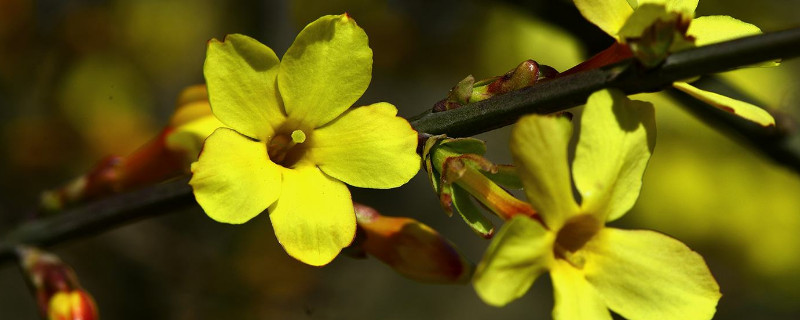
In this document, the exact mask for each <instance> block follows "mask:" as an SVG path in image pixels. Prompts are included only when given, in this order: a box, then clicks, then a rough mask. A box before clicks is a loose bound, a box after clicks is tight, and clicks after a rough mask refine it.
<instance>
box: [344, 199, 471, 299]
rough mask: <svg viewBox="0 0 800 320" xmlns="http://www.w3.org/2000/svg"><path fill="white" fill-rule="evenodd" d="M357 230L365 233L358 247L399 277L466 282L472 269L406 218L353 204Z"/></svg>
mask: <svg viewBox="0 0 800 320" xmlns="http://www.w3.org/2000/svg"><path fill="white" fill-rule="evenodd" d="M354 207H355V212H356V219H357V221H358V226H359V228H360V229H361V230H363V238H362V239H361V241H360V242H359V244H358V245H359V246H360V247H361V248H362V249H363V250H364V252H366V253H367V254H369V255H371V256H373V257H375V258H378V259H379V260H381V261H383V262H384V263H386V264H387V265H389V266H390V267H392V268H393V269H394V270H395V271H397V272H398V273H400V274H402V275H404V276H406V277H408V278H411V279H414V280H418V281H425V282H436V283H457V282H466V281H468V280H469V277H470V275H471V273H472V265H471V264H470V263H469V262H467V260H466V259H464V257H463V256H461V254H460V253H459V252H458V250H456V248H455V246H454V245H453V244H452V243H450V241H448V240H447V239H445V238H444V237H443V236H442V235H440V234H439V233H438V232H436V230H433V229H431V228H430V227H428V226H427V225H425V224H423V223H421V222H419V221H416V220H414V219H411V218H406V217H388V216H383V215H381V214H379V213H378V212H377V211H376V210H375V209H373V208H370V207H368V206H365V205H362V204H358V203H354Z"/></svg>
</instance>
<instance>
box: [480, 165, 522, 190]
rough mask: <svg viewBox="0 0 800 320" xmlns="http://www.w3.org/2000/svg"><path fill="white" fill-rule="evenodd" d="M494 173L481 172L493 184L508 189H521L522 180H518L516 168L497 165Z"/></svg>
mask: <svg viewBox="0 0 800 320" xmlns="http://www.w3.org/2000/svg"><path fill="white" fill-rule="evenodd" d="M494 169H495V170H496V171H494V172H483V174H484V175H485V176H486V177H488V178H489V179H491V180H492V181H494V182H495V183H497V184H499V185H501V186H503V187H506V188H509V189H522V180H520V179H519V174H518V173H517V168H516V167H514V166H512V165H503V164H498V165H496V166H495V167H494Z"/></svg>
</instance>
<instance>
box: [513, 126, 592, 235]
mask: <svg viewBox="0 0 800 320" xmlns="http://www.w3.org/2000/svg"><path fill="white" fill-rule="evenodd" d="M571 136H572V123H571V122H570V120H569V119H567V118H566V117H563V116H541V115H529V116H526V117H523V118H522V119H520V120H519V121H518V122H517V124H516V125H515V126H514V129H513V131H512V134H511V154H512V155H513V157H514V162H515V163H516V164H517V167H518V168H519V171H518V172H519V175H520V179H521V180H522V185H523V186H524V187H525V194H526V195H527V196H528V202H530V203H531V204H532V205H533V207H534V209H536V210H537V211H538V212H539V214H540V215H541V216H542V219H544V221H545V223H546V224H547V226H548V228H550V229H551V230H558V229H559V228H560V227H561V225H563V224H564V222H565V221H566V220H567V219H569V217H571V216H573V215H575V214H577V213H578V205H577V204H576V203H575V199H574V198H573V197H572V183H571V181H570V175H569V161H568V160H567V146H568V145H569V140H570V137H571Z"/></svg>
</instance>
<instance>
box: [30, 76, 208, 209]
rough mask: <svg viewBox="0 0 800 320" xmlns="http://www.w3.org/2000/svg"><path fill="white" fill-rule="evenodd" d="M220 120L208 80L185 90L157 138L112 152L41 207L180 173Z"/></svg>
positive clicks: (98, 195)
mask: <svg viewBox="0 0 800 320" xmlns="http://www.w3.org/2000/svg"><path fill="white" fill-rule="evenodd" d="M220 126H222V124H221V123H220V122H219V121H218V120H216V118H214V115H213V114H212V113H211V107H210V106H209V103H208V93H207V91H206V87H205V86H204V85H198V86H192V87H189V88H187V89H185V90H184V91H183V92H182V93H181V94H180V96H179V98H178V106H177V108H176V109H175V113H174V114H173V116H172V118H171V119H170V124H169V126H167V127H165V128H164V129H163V130H162V131H161V133H160V134H159V135H158V136H157V137H155V138H154V139H152V140H150V141H148V142H147V143H146V144H145V145H143V146H142V147H140V148H139V149H137V150H136V151H134V152H133V153H131V154H130V155H128V156H127V157H120V156H109V157H107V158H106V159H104V160H103V161H101V162H100V163H98V164H97V165H96V166H95V167H94V168H93V169H92V170H91V171H89V173H87V174H85V175H83V176H80V177H78V178H77V179H75V180H73V181H72V182H70V183H68V184H66V185H64V186H62V187H60V188H58V189H54V190H49V191H45V192H44V193H43V194H42V197H41V207H42V209H44V210H45V211H48V212H52V211H57V210H61V209H64V208H65V207H67V206H69V205H72V204H75V203H80V202H84V201H89V200H93V199H99V198H103V197H106V196H108V195H111V194H115V193H119V192H123V191H128V190H132V189H135V188H139V187H142V186H146V185H151V184H155V183H159V182H161V181H164V180H167V179H170V178H174V177H177V176H180V175H181V174H184V173H186V172H188V169H189V165H190V164H191V162H192V161H194V160H196V159H197V155H198V153H199V149H200V147H201V146H202V144H203V141H204V140H205V138H206V137H208V135H210V134H211V132H213V130H214V129H216V128H218V127H220Z"/></svg>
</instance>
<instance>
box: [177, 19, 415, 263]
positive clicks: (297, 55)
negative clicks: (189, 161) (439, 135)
mask: <svg viewBox="0 0 800 320" xmlns="http://www.w3.org/2000/svg"><path fill="white" fill-rule="evenodd" d="M203 71H204V74H205V78H206V84H207V85H208V94H209V99H210V102H211V109H212V112H213V113H214V115H215V116H216V117H217V118H219V120H220V121H221V122H222V123H224V124H225V125H226V126H227V128H219V129H217V130H216V131H215V132H214V133H213V134H212V135H211V136H209V137H208V139H207V140H206V142H205V145H204V147H203V151H202V153H201V154H200V157H199V159H198V161H197V162H195V163H194V164H193V165H192V173H193V175H192V180H191V181H190V184H191V185H192V188H193V189H194V194H195V197H196V199H197V202H198V203H199V204H200V206H202V207H203V209H204V210H205V212H206V214H208V216H209V217H211V218H212V219H214V220H217V221H219V222H225V223H234V224H238V223H244V222H246V221H248V220H250V219H251V218H253V217H255V216H256V215H258V214H259V213H261V212H262V211H264V210H268V211H269V218H270V220H271V222H272V226H273V229H274V231H275V236H276V237H277V238H278V241H279V242H280V243H281V245H282V246H283V247H284V249H285V250H286V252H287V253H288V254H289V255H291V256H292V257H295V258H296V259H298V260H300V261H302V262H305V263H307V264H310V265H324V264H327V263H328V262H330V261H331V260H333V258H334V257H336V255H337V254H338V253H339V251H341V249H342V248H343V247H345V246H347V245H348V244H350V242H351V241H352V240H353V237H354V235H355V230H356V219H355V213H354V210H353V203H352V201H351V199H350V192H349V190H348V189H347V186H346V185H345V183H346V184H349V185H352V186H355V187H361V188H379V189H385V188H394V187H398V186H400V185H402V184H404V183H406V182H407V181H408V180H409V179H411V177H413V176H414V175H415V174H416V172H417V171H418V170H419V165H420V159H419V156H418V155H417V154H416V151H415V150H416V145H417V133H416V132H415V131H414V130H413V129H412V128H411V126H410V125H409V123H408V122H407V121H405V120H404V119H402V118H399V117H397V116H396V114H397V109H396V108H395V107H394V106H393V105H391V104H388V103H385V102H381V103H376V104H372V105H369V106H365V107H360V108H354V109H351V110H348V108H349V107H350V106H351V105H352V104H353V103H354V102H355V101H356V100H357V99H358V98H359V97H360V96H361V94H363V93H364V91H365V90H366V88H367V86H368V85H369V81H370V78H371V73H372V50H371V49H370V48H369V46H368V45H367V35H366V33H364V30H362V29H361V28H360V27H358V25H356V23H355V21H353V19H352V18H350V16H348V15H347V14H343V15H338V16H324V17H322V18H320V19H318V20H316V21H314V22H312V23H311V24H309V25H308V26H306V27H305V29H303V30H302V31H301V32H300V34H299V35H298V36H297V39H296V40H295V41H294V43H293V44H292V46H291V47H290V48H289V50H288V51H287V52H286V54H285V55H284V56H283V59H282V60H280V61H279V60H278V57H277V56H276V55H275V53H274V52H273V51H272V50H271V49H270V48H268V47H266V46H264V45H263V44H261V43H259V42H258V41H256V40H254V39H252V38H249V37H247V36H243V35H238V34H233V35H228V36H227V37H226V38H225V40H224V41H223V42H220V41H218V40H215V39H212V40H211V41H210V42H209V44H208V52H207V55H206V62H205V65H204V69H203Z"/></svg>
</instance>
